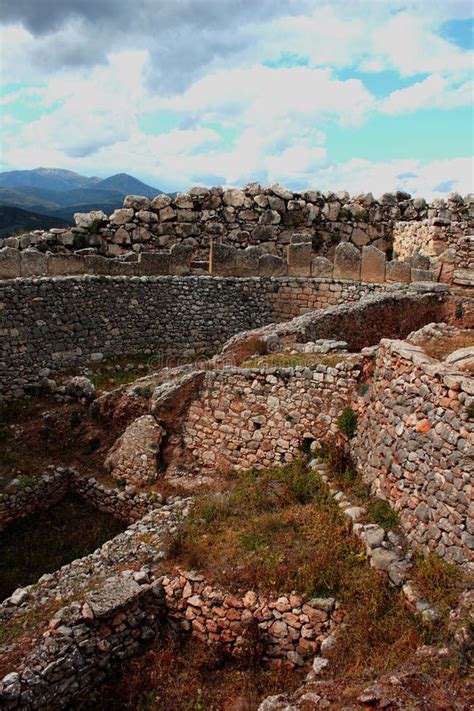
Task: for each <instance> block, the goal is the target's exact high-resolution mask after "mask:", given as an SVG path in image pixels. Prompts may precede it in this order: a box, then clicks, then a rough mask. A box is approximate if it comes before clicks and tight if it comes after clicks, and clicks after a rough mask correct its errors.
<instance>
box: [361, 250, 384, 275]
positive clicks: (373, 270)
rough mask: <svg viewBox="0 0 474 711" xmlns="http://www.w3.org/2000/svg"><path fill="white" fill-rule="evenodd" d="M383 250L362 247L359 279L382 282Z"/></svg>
mask: <svg viewBox="0 0 474 711" xmlns="http://www.w3.org/2000/svg"><path fill="white" fill-rule="evenodd" d="M386 261H387V258H386V256H385V252H382V251H381V250H380V249H377V247H372V246H370V247H362V263H361V270H360V278H361V281H368V282H373V283H375V284H382V283H383V282H384V281H385V262H386Z"/></svg>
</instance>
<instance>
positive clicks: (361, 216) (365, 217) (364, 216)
mask: <svg viewBox="0 0 474 711" xmlns="http://www.w3.org/2000/svg"><path fill="white" fill-rule="evenodd" d="M354 219H355V221H356V222H368V221H369V211H368V210H367V209H366V208H362V209H361V210H358V211H357V212H356V214H355V215H354Z"/></svg>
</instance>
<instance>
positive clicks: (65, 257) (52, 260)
mask: <svg viewBox="0 0 474 711" xmlns="http://www.w3.org/2000/svg"><path fill="white" fill-rule="evenodd" d="M85 260H86V258H85V257H80V256H77V255H76V254H49V255H48V270H47V271H48V276H66V275H68V274H85V273H86V262H85Z"/></svg>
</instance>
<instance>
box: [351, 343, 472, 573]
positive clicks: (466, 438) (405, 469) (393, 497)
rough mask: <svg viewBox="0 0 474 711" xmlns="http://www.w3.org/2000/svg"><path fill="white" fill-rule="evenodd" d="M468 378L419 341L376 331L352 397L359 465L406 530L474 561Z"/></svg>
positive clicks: (417, 540)
mask: <svg viewBox="0 0 474 711" xmlns="http://www.w3.org/2000/svg"><path fill="white" fill-rule="evenodd" d="M473 396H474V378H473V377H472V376H470V375H469V373H464V374H463V373H460V372H459V371H458V370H456V369H455V368H454V367H453V366H449V365H448V364H446V363H440V362H439V361H435V360H433V359H432V358H429V357H428V356H427V355H425V353H424V352H423V350H422V349H421V348H420V347H419V346H415V345H412V344H410V343H406V342H403V341H390V340H387V339H383V340H382V341H381V343H380V346H379V348H378V351H377V356H376V364H375V371H374V374H373V382H372V384H371V387H370V389H369V391H368V392H367V394H366V395H365V397H364V398H362V399H359V400H358V401H357V402H358V409H359V412H360V414H359V420H358V427H357V435H356V438H355V439H354V440H353V448H354V453H355V455H356V460H357V464H358V467H359V469H360V471H361V473H362V475H363V477H364V478H365V479H366V481H367V482H368V483H370V484H371V486H372V489H373V491H374V493H375V494H377V495H381V496H382V497H383V498H386V499H387V500H388V501H389V502H390V504H391V505H392V506H393V507H394V508H395V509H396V510H397V511H398V513H399V515H400V519H401V522H402V526H403V528H404V530H405V532H406V535H407V536H408V538H409V539H410V540H411V542H412V543H414V544H415V545H420V546H428V547H429V548H430V549H432V550H435V551H436V552H437V553H438V554H439V555H440V556H441V557H443V558H446V559H447V560H450V561H455V562H457V563H467V562H468V561H471V565H473V567H474V492H473V487H472V475H473V472H474V464H473V463H474V456H473V455H474V422H473V420H472V418H471V419H469V418H468V410H467V408H468V406H469V405H471V406H472V403H473V402H474V399H473Z"/></svg>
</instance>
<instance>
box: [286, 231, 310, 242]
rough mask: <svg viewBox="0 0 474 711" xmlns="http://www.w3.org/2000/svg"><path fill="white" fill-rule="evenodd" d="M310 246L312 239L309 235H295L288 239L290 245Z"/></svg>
mask: <svg viewBox="0 0 474 711" xmlns="http://www.w3.org/2000/svg"><path fill="white" fill-rule="evenodd" d="M308 242H309V244H312V243H313V238H312V236H311V235H307V234H304V233H300V232H298V233H295V234H293V235H291V237H290V244H308Z"/></svg>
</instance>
